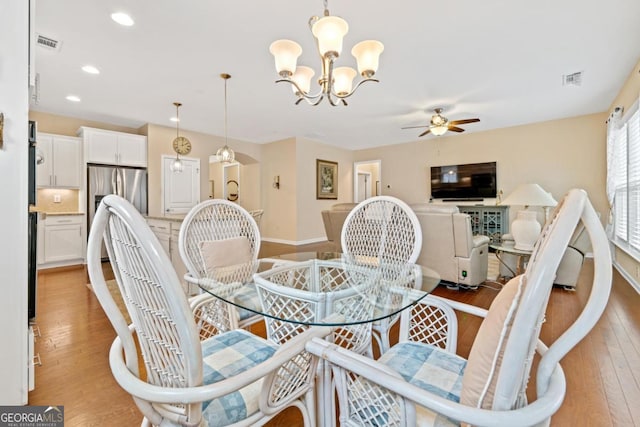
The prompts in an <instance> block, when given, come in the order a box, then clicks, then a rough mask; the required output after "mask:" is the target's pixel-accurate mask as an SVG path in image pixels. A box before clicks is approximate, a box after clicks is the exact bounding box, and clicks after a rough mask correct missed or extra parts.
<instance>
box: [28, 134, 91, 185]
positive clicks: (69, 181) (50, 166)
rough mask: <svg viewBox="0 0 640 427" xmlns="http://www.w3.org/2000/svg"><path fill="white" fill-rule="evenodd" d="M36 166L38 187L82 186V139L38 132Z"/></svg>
mask: <svg viewBox="0 0 640 427" xmlns="http://www.w3.org/2000/svg"><path fill="white" fill-rule="evenodd" d="M36 141H37V143H36V147H37V148H36V150H37V153H38V154H39V155H40V156H42V160H41V162H40V164H37V167H36V183H37V185H38V187H57V188H80V186H81V185H80V184H81V181H82V169H81V168H82V148H81V147H82V140H81V139H80V138H76V137H73V136H64V135H52V134H47V133H38V135H37V138H36Z"/></svg>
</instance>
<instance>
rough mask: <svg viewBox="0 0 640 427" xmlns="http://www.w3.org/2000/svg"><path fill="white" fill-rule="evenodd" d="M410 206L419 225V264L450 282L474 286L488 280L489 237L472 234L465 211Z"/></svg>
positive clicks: (455, 208)
mask: <svg viewBox="0 0 640 427" xmlns="http://www.w3.org/2000/svg"><path fill="white" fill-rule="evenodd" d="M411 208H412V209H413V211H414V212H415V213H416V215H417V217H418V221H420V226H421V228H422V250H421V251H420V255H419V256H418V261H417V263H418V264H419V265H421V266H424V267H428V268H431V269H433V270H435V271H437V272H438V273H439V274H440V278H441V279H442V280H443V281H446V282H450V283H453V284H458V285H463V286H468V287H474V286H478V285H479V284H481V283H482V282H484V281H485V280H487V270H488V267H489V258H488V257H489V237H487V236H482V235H477V236H474V235H473V233H472V231H471V217H470V216H469V215H468V214H465V213H460V211H459V210H458V207H457V206H453V205H444V204H433V203H418V204H413V205H411Z"/></svg>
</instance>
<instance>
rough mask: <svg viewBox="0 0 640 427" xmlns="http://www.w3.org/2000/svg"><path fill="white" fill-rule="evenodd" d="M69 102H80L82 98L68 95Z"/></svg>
mask: <svg viewBox="0 0 640 427" xmlns="http://www.w3.org/2000/svg"><path fill="white" fill-rule="evenodd" d="M67 101H71V102H80V97H79V96H75V95H68V96H67Z"/></svg>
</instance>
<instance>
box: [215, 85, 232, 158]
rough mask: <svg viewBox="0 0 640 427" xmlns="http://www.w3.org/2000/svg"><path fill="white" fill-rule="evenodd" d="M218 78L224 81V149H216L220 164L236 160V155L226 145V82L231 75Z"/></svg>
mask: <svg viewBox="0 0 640 427" xmlns="http://www.w3.org/2000/svg"><path fill="white" fill-rule="evenodd" d="M220 77H222V78H223V79H224V147H222V148H219V149H218V151H217V152H216V156H217V157H218V160H220V161H221V162H222V163H231V162H233V161H234V160H235V158H236V154H235V153H234V152H233V150H232V149H231V148H229V145H228V144H227V80H229V79H230V78H231V75H230V74H226V73H223V74H220Z"/></svg>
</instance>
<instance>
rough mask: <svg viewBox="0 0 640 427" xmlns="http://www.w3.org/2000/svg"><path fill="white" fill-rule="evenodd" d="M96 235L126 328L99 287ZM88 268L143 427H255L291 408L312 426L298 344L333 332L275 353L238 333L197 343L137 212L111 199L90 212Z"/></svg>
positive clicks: (317, 330)
mask: <svg viewBox="0 0 640 427" xmlns="http://www.w3.org/2000/svg"><path fill="white" fill-rule="evenodd" d="M103 236H104V241H105V245H106V247H107V251H108V254H109V259H110V261H111V265H112V268H113V270H114V273H115V278H116V281H117V283H118V288H119V290H120V293H121V295H122V298H123V300H124V302H125V305H126V309H127V312H128V314H129V316H130V318H131V320H132V324H131V325H129V326H128V325H127V322H126V320H125V318H124V316H123V314H122V313H121V311H120V309H119V308H118V306H117V305H116V303H115V302H114V299H113V296H112V295H111V294H110V292H109V289H108V288H107V285H106V283H105V279H104V276H103V271H102V266H101V261H100V258H101V254H100V252H101V250H100V247H101V241H102V239H103ZM88 268H89V276H90V279H91V283H92V286H93V289H94V290H95V292H96V295H97V297H98V299H99V301H100V304H101V305H102V307H103V309H104V310H105V313H106V314H107V316H108V318H109V320H110V321H111V324H112V325H113V327H114V329H115V330H116V333H117V337H116V339H115V340H114V342H113V345H112V346H111V351H110V354H109V361H110V364H111V369H112V373H113V375H114V377H115V379H116V381H117V382H118V384H120V386H121V387H122V388H123V389H125V390H126V391H127V392H128V393H130V394H131V395H132V397H133V399H134V401H135V403H136V405H137V406H138V408H139V409H140V411H141V412H142V414H143V415H144V417H145V420H144V421H143V425H148V424H153V425H156V426H159V425H162V426H174V425H175V426H178V425H182V426H196V425H209V426H214V425H215V426H222V425H233V426H241V425H242V426H249V425H262V424H264V423H265V422H267V421H268V420H269V419H271V418H272V417H273V416H274V415H275V414H277V413H278V412H280V411H281V410H283V409H284V408H286V407H289V406H295V407H297V408H299V409H300V410H301V412H302V415H303V419H304V422H305V425H314V424H313V422H314V420H315V416H316V414H315V409H314V391H313V390H314V376H315V372H316V365H317V358H316V357H314V356H312V355H310V354H309V353H308V352H306V351H305V350H304V344H305V342H306V341H308V340H309V339H310V338H312V337H324V336H326V335H328V334H329V333H331V328H329V327H325V326H318V327H312V328H310V329H308V330H306V331H305V332H304V333H302V334H300V335H298V336H296V337H294V338H293V339H291V340H289V341H287V342H286V343H284V344H283V345H281V346H278V345H277V344H275V343H273V342H271V341H268V340H265V339H263V338H260V337H258V336H255V335H252V334H251V333H249V332H247V331H245V330H242V329H238V330H234V331H229V332H224V333H221V334H219V335H216V336H213V337H211V338H209V339H207V340H205V341H202V342H201V341H200V340H199V334H198V330H197V327H196V324H195V321H194V318H193V313H192V311H191V310H190V308H189V304H188V301H187V298H186V296H185V294H184V292H183V290H182V287H181V285H180V281H179V280H178V276H177V275H176V272H175V271H174V270H173V267H172V265H171V261H170V260H169V258H168V257H167V255H166V253H165V252H164V250H163V249H162V246H161V245H160V243H159V242H158V240H157V238H156V237H155V236H154V234H153V232H152V231H151V230H150V229H149V227H148V226H147V224H146V222H145V221H144V219H143V218H142V216H141V215H140V213H138V212H137V211H136V210H135V208H134V207H133V205H131V204H130V203H129V202H127V201H126V200H124V199H123V198H121V197H118V196H115V195H109V196H107V197H105V198H104V199H102V202H101V204H100V207H99V209H98V210H97V212H96V215H95V219H94V221H93V225H92V228H91V233H90V236H89V242H88ZM136 341H137V342H138V343H139V347H140V353H141V355H139V354H138V351H137V349H136ZM140 366H143V368H144V369H143V371H144V375H143V373H142V372H141V370H140ZM143 377H144V378H145V379H142V378H143Z"/></svg>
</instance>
